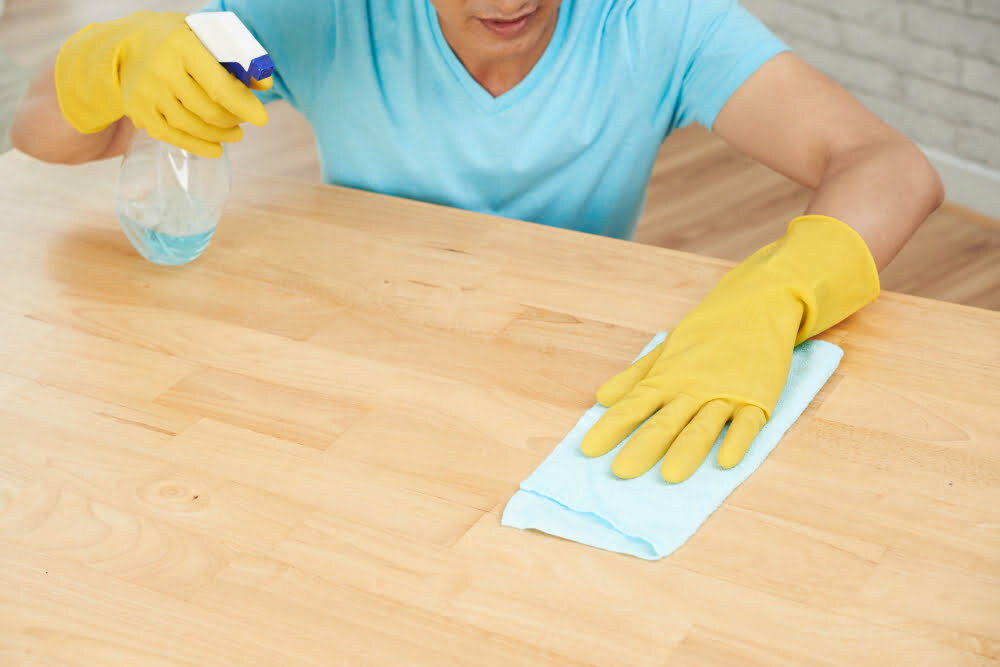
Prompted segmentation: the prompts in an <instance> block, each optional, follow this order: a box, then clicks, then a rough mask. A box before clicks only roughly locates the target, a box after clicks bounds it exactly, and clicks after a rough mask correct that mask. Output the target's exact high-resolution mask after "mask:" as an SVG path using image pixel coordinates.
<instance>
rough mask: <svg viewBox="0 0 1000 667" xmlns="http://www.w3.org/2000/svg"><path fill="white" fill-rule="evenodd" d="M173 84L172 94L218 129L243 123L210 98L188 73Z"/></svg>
mask: <svg viewBox="0 0 1000 667" xmlns="http://www.w3.org/2000/svg"><path fill="white" fill-rule="evenodd" d="M171 83H172V84H173V86H172V89H171V92H173V94H174V95H175V96H176V97H177V99H178V100H180V102H181V104H183V105H184V106H185V107H187V108H188V109H190V110H191V111H192V112H193V113H194V114H195V115H196V116H198V117H199V118H201V119H202V120H203V121H205V122H206V123H210V124H212V125H215V126H217V127H236V126H237V125H239V124H240V123H242V122H243V120H242V119H241V118H240V117H239V116H237V115H235V114H233V113H232V112H230V111H229V110H228V109H226V108H225V107H224V106H222V105H221V104H219V103H218V102H216V101H215V100H213V99H212V98H211V97H209V96H208V93H206V92H205V90H204V89H203V88H202V87H201V86H199V85H198V82H197V81H195V80H194V79H192V78H191V75H190V74H188V73H187V72H184V76H179V77H177V79H176V80H175V81H172V82H171Z"/></svg>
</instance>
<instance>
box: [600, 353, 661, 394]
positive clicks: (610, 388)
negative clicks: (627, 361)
mask: <svg viewBox="0 0 1000 667" xmlns="http://www.w3.org/2000/svg"><path fill="white" fill-rule="evenodd" d="M665 344H666V341H663V342H662V343H660V344H659V345H657V346H656V347H654V348H653V349H652V350H650V351H649V353H648V354H645V355H643V356H642V357H640V358H639V359H636V360H635V362H633V363H632V365H631V366H629V367H628V368H626V369H625V370H623V371H622V372H621V373H618V374H617V375H615V376H614V377H612V378H611V379H610V380H608V381H607V382H605V383H604V384H602V385H601V386H600V388H599V389H598V390H597V402H598V403H600V404H601V405H603V406H605V407H611V406H612V405H614V404H615V403H617V402H618V401H619V400H621V398H622V397H623V396H625V395H626V394H628V393H629V392H630V391H632V389H633V388H634V387H635V385H637V384H638V383H639V382H640V381H641V380H642V379H643V378H644V377H646V374H647V373H649V369H650V368H652V367H653V364H655V363H656V360H657V359H659V358H660V352H662V351H663V346H664V345H665Z"/></svg>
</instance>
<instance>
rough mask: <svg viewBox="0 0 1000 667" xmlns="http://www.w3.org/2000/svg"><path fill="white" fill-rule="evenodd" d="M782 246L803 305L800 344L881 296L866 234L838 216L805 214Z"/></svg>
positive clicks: (783, 260)
mask: <svg viewBox="0 0 1000 667" xmlns="http://www.w3.org/2000/svg"><path fill="white" fill-rule="evenodd" d="M779 243H780V244H781V245H782V247H781V249H780V250H779V251H777V252H776V253H775V256H774V259H775V260H778V258H779V257H780V260H778V261H780V262H781V263H787V265H788V266H787V267H786V269H787V270H789V271H790V273H789V274H788V275H789V278H791V285H792V287H793V290H794V293H795V295H796V297H797V298H798V299H799V300H800V301H801V302H802V304H803V314H802V322H801V324H800V326H799V332H798V335H797V336H796V339H795V342H796V344H798V343H801V342H802V341H804V340H806V339H808V338H811V337H812V336H815V335H816V334H818V333H820V332H822V331H825V330H826V329H829V328H830V327H832V326H833V325H835V324H837V323H838V322H840V321H842V320H844V319H846V318H847V317H848V316H850V315H851V314H853V313H855V312H857V311H858V310H860V309H861V308H863V307H864V306H866V305H868V304H869V303H871V302H872V301H874V300H875V299H876V298H878V295H879V291H880V283H879V277H878V268H877V267H876V265H875V260H874V259H873V258H872V254H871V251H870V250H869V249H868V245H867V244H866V243H865V241H864V239H862V238H861V235H860V234H858V233H857V232H856V231H855V230H854V229H852V228H851V227H850V226H849V225H847V224H845V223H844V222H841V221H840V220H838V219H837V218H832V217H829V216H825V215H804V216H800V217H798V218H795V219H794V220H792V221H791V223H789V225H788V233H787V234H786V235H785V238H783V239H782V240H781V241H779Z"/></svg>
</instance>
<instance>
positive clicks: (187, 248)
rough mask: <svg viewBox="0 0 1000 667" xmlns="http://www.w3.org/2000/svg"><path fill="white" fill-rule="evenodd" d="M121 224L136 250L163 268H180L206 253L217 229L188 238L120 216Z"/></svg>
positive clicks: (191, 235)
mask: <svg viewBox="0 0 1000 667" xmlns="http://www.w3.org/2000/svg"><path fill="white" fill-rule="evenodd" d="M118 220H119V222H121V225H122V229H124V230H125V236H127V237H128V240H129V241H131V242H132V245H133V246H135V249H136V250H138V251H139V254H141V255H142V256H143V257H145V258H146V259H148V260H149V261H150V262H152V263H153V264H161V265H163V266H180V265H182V264H187V263H188V262H190V261H192V260H193V259H196V258H197V257H198V256H199V255H201V253H203V252H205V248H207V247H208V242H209V241H211V240H212V234H214V233H215V227H212V228H211V229H209V230H208V231H207V232H201V233H200V234H190V235H188V236H171V235H170V234H162V233H160V232H157V231H155V230H152V229H149V228H148V227H143V226H142V225H139V224H136V222H135V221H134V220H129V219H128V218H126V217H124V216H122V215H120V214H119V216H118Z"/></svg>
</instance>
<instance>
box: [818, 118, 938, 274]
mask: <svg viewBox="0 0 1000 667" xmlns="http://www.w3.org/2000/svg"><path fill="white" fill-rule="evenodd" d="M943 200H944V187H943V186H942V184H941V179H940V178H939V177H938V175H937V173H936V172H935V171H934V169H933V167H931V165H930V163H929V162H928V161H927V159H926V157H924V155H923V153H922V152H921V151H920V149H918V148H917V147H916V146H914V145H913V144H911V143H910V142H909V141H906V140H905V139H903V138H901V137H900V138H898V139H893V138H890V139H888V140H887V142H885V143H881V144H874V145H869V146H864V147H859V148H857V149H855V150H853V151H851V152H849V153H845V154H842V155H837V156H833V157H831V158H830V160H829V162H828V163H827V166H826V169H825V171H824V173H823V176H822V179H821V180H820V183H819V186H818V188H817V189H816V194H815V195H814V196H813V199H812V201H810V203H809V207H808V208H807V210H806V213H815V214H820V215H828V216H831V217H834V218H837V219H838V220H842V221H844V222H846V223H847V224H849V225H850V226H851V227H852V228H854V229H855V230H856V231H857V232H858V233H859V234H860V235H861V237H862V238H863V239H864V240H865V243H866V244H867V245H868V248H869V250H870V251H871V253H872V257H873V258H874V259H875V264H876V265H877V266H878V268H879V270H880V271H881V270H882V269H884V268H885V267H886V266H887V265H888V264H889V262H891V261H892V259H893V258H894V257H895V256H896V255H897V254H898V253H899V251H900V250H901V249H902V247H903V245H904V244H905V243H906V242H907V241H908V240H909V238H910V237H911V236H912V235H913V233H914V232H915V231H916V230H917V228H918V227H919V226H920V225H921V224H922V223H923V222H924V220H926V219H927V216H929V215H930V214H931V213H933V212H934V211H935V210H936V209H937V208H938V207H939V206H940V205H941V203H942V201H943Z"/></svg>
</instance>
